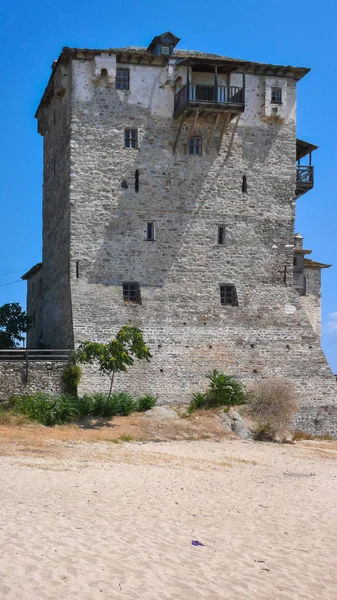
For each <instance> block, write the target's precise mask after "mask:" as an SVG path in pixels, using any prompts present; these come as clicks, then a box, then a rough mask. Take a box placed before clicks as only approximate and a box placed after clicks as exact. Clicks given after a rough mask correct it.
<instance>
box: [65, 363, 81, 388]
mask: <svg viewBox="0 0 337 600" xmlns="http://www.w3.org/2000/svg"><path fill="white" fill-rule="evenodd" d="M81 377H82V370H81V367H80V366H79V365H76V364H73V363H68V364H67V365H66V366H65V368H64V370H63V373H62V379H63V382H64V384H65V387H66V390H67V392H68V394H71V395H73V396H77V386H78V384H79V382H80V380H81Z"/></svg>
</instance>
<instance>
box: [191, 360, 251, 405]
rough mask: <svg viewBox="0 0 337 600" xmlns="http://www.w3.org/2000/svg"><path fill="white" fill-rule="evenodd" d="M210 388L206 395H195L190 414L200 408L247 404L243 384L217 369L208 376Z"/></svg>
mask: <svg viewBox="0 0 337 600" xmlns="http://www.w3.org/2000/svg"><path fill="white" fill-rule="evenodd" d="M206 377H207V379H208V380H209V382H210V384H209V388H208V389H207V390H206V392H205V393H204V394H202V393H200V392H198V393H196V394H194V395H193V397H192V400H191V403H190V405H189V408H188V412H189V413H192V412H193V411H194V410H197V409H198V408H214V407H217V406H234V405H238V404H244V403H245V392H244V389H243V387H242V385H241V383H240V382H239V381H238V380H237V379H235V377H232V376H231V375H225V373H220V372H219V371H217V370H216V369H214V371H212V373H208V375H206Z"/></svg>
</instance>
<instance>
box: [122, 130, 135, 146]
mask: <svg viewBox="0 0 337 600" xmlns="http://www.w3.org/2000/svg"><path fill="white" fill-rule="evenodd" d="M124 147H125V148H138V129H125V130H124Z"/></svg>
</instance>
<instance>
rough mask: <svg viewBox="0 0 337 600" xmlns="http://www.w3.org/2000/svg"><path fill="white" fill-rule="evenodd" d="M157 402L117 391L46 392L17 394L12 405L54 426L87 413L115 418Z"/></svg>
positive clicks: (147, 397) (148, 396)
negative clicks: (54, 394) (88, 392)
mask: <svg viewBox="0 0 337 600" xmlns="http://www.w3.org/2000/svg"><path fill="white" fill-rule="evenodd" d="M155 402H156V399H155V398H154V397H153V396H150V395H147V396H142V397H140V398H137V399H135V398H133V397H132V396H131V395H130V394H128V393H126V392H115V393H114V394H111V396H110V397H109V396H108V395H106V394H92V395H91V396H89V395H87V396H83V397H81V398H79V397H78V396H72V395H71V394H59V395H57V396H54V397H53V396H50V395H48V394H44V393H41V392H40V393H37V394H34V395H26V396H15V397H12V398H11V402H10V407H11V408H12V410H13V412H14V413H15V414H23V415H26V416H27V417H28V418H30V419H32V420H33V421H38V423H41V424H42V425H47V426H50V427H51V426H54V425H62V424H63V423H71V422H73V421H77V420H79V419H81V418H83V417H86V416H93V417H105V418H111V417H114V416H117V415H121V416H128V415H130V414H131V413H132V412H135V411H139V412H143V411H144V410H148V407H150V408H152V406H154V404H155Z"/></svg>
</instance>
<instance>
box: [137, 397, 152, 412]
mask: <svg viewBox="0 0 337 600" xmlns="http://www.w3.org/2000/svg"><path fill="white" fill-rule="evenodd" d="M156 402H157V399H156V398H155V397H154V396H151V394H145V395H144V396H138V398H137V408H136V410H137V412H145V411H147V410H150V409H151V408H153V407H154V406H155V404H156Z"/></svg>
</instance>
